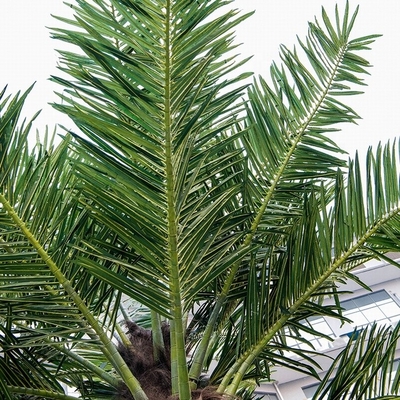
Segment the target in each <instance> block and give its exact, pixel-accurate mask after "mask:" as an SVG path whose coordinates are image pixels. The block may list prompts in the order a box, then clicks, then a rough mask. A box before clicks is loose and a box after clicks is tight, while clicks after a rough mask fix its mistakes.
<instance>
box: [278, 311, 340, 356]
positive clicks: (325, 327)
mask: <svg viewBox="0 0 400 400" xmlns="http://www.w3.org/2000/svg"><path fill="white" fill-rule="evenodd" d="M300 323H301V324H302V325H308V326H309V327H310V328H313V329H315V330H316V331H317V332H321V333H323V334H325V335H327V336H329V337H331V338H334V337H335V334H334V332H333V331H332V329H331V327H330V326H329V324H328V323H327V322H326V320H325V318H324V317H310V318H307V319H306V320H303V321H300ZM301 337H302V338H304V339H306V340H308V341H309V342H310V343H311V344H312V345H313V346H314V348H315V349H316V350H323V349H328V348H329V347H330V346H331V343H332V342H331V341H330V340H328V339H325V338H323V337H319V336H315V335H312V334H310V333H308V332H304V331H302V332H301ZM286 340H287V344H288V345H289V346H291V347H294V348H298V349H305V348H309V346H308V345H307V344H305V343H302V342H300V341H298V340H296V338H294V337H287V339H286Z"/></svg>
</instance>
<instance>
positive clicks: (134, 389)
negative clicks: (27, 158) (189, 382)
mask: <svg viewBox="0 0 400 400" xmlns="http://www.w3.org/2000/svg"><path fill="white" fill-rule="evenodd" d="M0 202H1V203H2V204H3V206H4V209H5V210H6V211H7V213H8V215H9V216H10V218H11V219H12V220H13V221H14V223H15V224H16V225H17V226H18V227H19V228H20V229H21V231H22V233H23V234H24V235H25V237H26V238H27V240H28V241H29V242H30V244H31V245H32V247H33V248H34V249H35V250H36V251H37V253H38V255H39V256H40V257H41V259H42V260H43V261H44V262H45V264H46V265H47V267H48V268H49V270H50V271H51V273H52V274H53V275H54V277H55V278H56V279H57V280H58V282H59V283H60V284H61V285H62V286H63V288H64V290H65V291H66V292H67V293H68V295H69V296H70V298H71V299H72V300H73V301H74V303H75V305H76V306H77V308H78V309H79V311H80V312H81V313H82V315H83V316H84V318H85V319H86V321H87V322H88V324H89V325H90V326H91V327H92V329H93V330H94V332H95V333H96V335H97V336H98V338H99V339H100V341H101V342H102V343H103V345H104V348H105V350H106V352H105V356H106V357H108V358H109V361H110V362H111V363H112V364H113V365H114V367H115V368H116V370H117V372H118V373H119V374H120V376H121V378H122V379H123V381H124V383H125V384H126V385H127V387H128V388H129V390H130V391H131V393H132V395H133V397H134V398H135V400H148V399H147V396H146V394H145V393H144V391H143V389H142V388H141V387H140V384H139V382H138V380H137V379H136V378H135V377H134V376H133V375H132V372H131V371H130V369H129V368H128V366H127V365H126V363H125V361H124V359H123V358H122V357H121V355H120V354H119V352H118V350H117V348H116V347H115V345H114V343H113V342H112V341H111V340H110V339H109V337H108V336H107V334H106V333H105V332H104V331H103V329H102V327H101V326H100V324H99V323H98V322H97V320H96V319H95V318H94V316H93V315H92V313H91V312H90V310H89V309H88V308H87V306H86V305H85V303H84V301H83V300H82V299H81V297H80V296H79V295H78V293H76V291H75V289H74V288H73V286H72V285H71V282H70V281H69V280H68V279H67V278H66V277H65V276H64V274H63V273H62V272H61V270H60V268H59V267H58V266H57V265H56V263H55V262H54V261H53V260H52V258H51V256H50V255H49V254H48V253H47V252H46V251H45V250H44V248H43V247H42V246H41V245H40V243H39V242H38V241H37V239H36V238H35V236H34V235H33V233H32V232H31V231H30V230H29V229H28V227H27V226H26V225H25V223H24V222H23V221H22V220H21V219H20V218H19V216H18V215H17V213H16V212H15V211H14V209H13V207H12V206H11V204H10V203H9V202H8V201H7V199H6V198H5V197H4V195H3V194H0Z"/></svg>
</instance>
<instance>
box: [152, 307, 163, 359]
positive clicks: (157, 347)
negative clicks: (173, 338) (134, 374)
mask: <svg viewBox="0 0 400 400" xmlns="http://www.w3.org/2000/svg"><path fill="white" fill-rule="evenodd" d="M151 335H152V339H153V356H154V361H160V356H161V353H162V352H163V351H164V338H163V335H162V330H161V320H160V315H159V314H158V313H156V312H155V311H153V310H151Z"/></svg>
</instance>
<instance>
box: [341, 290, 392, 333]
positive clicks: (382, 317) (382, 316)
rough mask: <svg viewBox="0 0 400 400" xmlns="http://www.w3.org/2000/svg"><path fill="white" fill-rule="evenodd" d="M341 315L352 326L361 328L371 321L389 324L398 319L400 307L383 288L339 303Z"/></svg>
mask: <svg viewBox="0 0 400 400" xmlns="http://www.w3.org/2000/svg"><path fill="white" fill-rule="evenodd" d="M341 305H342V307H343V308H344V311H343V315H344V316H345V317H347V318H349V319H351V320H352V321H353V322H352V323H351V324H350V325H351V327H352V328H356V327H357V328H362V327H364V326H366V325H368V324H370V323H372V322H378V323H380V324H391V323H392V322H395V321H398V320H399V319H400V307H399V305H398V304H397V303H396V302H395V301H394V300H393V299H392V298H391V297H390V296H389V294H388V293H387V292H386V291H385V290H380V291H378V292H374V293H369V294H366V295H364V296H360V297H356V298H354V299H351V300H346V301H343V302H342V303H341Z"/></svg>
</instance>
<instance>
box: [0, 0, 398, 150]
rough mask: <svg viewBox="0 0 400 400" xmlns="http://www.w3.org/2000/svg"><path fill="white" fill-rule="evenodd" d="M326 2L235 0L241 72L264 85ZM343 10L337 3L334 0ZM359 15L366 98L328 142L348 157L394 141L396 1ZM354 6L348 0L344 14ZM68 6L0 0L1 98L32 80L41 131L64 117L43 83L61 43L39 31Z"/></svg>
mask: <svg viewBox="0 0 400 400" xmlns="http://www.w3.org/2000/svg"><path fill="white" fill-rule="evenodd" d="M335 3H336V2H335V1H333V0H307V1H301V0H235V1H234V3H232V6H233V7H234V8H239V9H242V10H244V11H251V10H256V13H255V15H253V16H252V17H250V19H248V20H247V21H245V22H244V23H243V24H242V25H241V26H239V27H238V29H237V39H238V42H240V43H244V44H243V46H241V48H240V51H241V52H242V53H243V55H245V56H247V55H252V54H253V55H254V57H253V59H252V60H251V61H250V63H249V64H248V65H247V68H246V69H247V70H251V71H254V72H255V73H256V74H261V75H263V76H264V77H265V78H267V80H268V70H269V66H270V64H271V61H272V60H275V61H278V47H279V44H280V43H284V44H285V45H287V46H288V47H289V48H290V47H291V46H292V45H293V44H295V42H296V34H298V35H299V36H300V38H304V37H305V35H306V33H307V22H308V21H311V20H313V19H314V16H315V15H316V16H317V17H318V18H319V19H320V15H321V5H324V6H325V8H326V9H327V11H328V14H329V15H333V14H332V12H333V10H334V5H335ZM338 3H339V5H340V7H341V9H343V6H344V4H345V0H338ZM360 3H361V7H360V12H359V16H358V19H357V22H356V26H355V29H354V37H358V36H363V35H367V34H371V33H380V34H383V35H384V36H383V37H382V38H379V39H378V40H377V42H376V43H375V44H374V45H373V50H372V51H369V52H368V53H366V54H365V56H366V58H367V59H368V60H370V61H371V63H372V64H373V65H374V67H373V68H371V69H370V72H371V74H372V76H369V77H366V79H367V83H368V84H369V86H368V87H366V88H365V89H364V90H365V91H366V93H365V94H364V95H362V96H358V97H357V98H354V99H353V100H352V103H351V104H352V106H353V107H354V108H355V110H356V111H357V112H358V113H359V114H360V115H361V116H362V117H363V120H362V121H360V122H359V125H358V126H350V125H343V126H342V129H343V132H342V133H340V134H337V135H336V137H335V139H336V140H337V141H338V142H339V143H340V144H341V145H342V146H343V147H344V148H345V149H347V150H348V151H349V152H350V153H351V154H352V153H353V152H354V149H356V148H357V149H359V150H361V151H362V152H364V151H365V149H366V148H367V147H368V145H374V146H375V145H376V144H377V142H378V141H379V140H382V141H383V142H386V141H387V139H389V138H395V137H398V136H399V132H400V128H399V127H398V115H399V105H400V100H399V93H400V74H399V72H398V59H399V43H400V28H399V25H398V24H399V21H400V1H398V0H368V1H363V2H360ZM356 5H357V2H356V1H351V2H350V6H351V8H352V9H354V8H355V6H356ZM70 12H71V11H70V8H68V7H67V6H66V5H64V4H63V3H62V0H34V1H33V0H13V1H5V0H2V1H1V2H0V38H1V39H0V54H1V55H2V60H1V62H0V89H2V88H3V87H4V86H5V85H6V84H9V90H8V93H10V92H12V93H15V92H16V91H17V90H19V89H21V90H25V89H26V88H27V87H28V86H29V85H30V84H32V83H33V82H34V81H36V82H37V83H36V86H35V88H34V91H33V93H32V94H31V95H30V98H29V101H28V104H27V108H26V111H25V115H26V116H27V117H29V116H31V115H32V114H33V113H34V112H35V111H36V110H39V109H43V111H42V114H41V116H40V117H39V119H38V120H37V122H36V124H35V127H37V128H38V129H39V131H43V130H44V127H45V125H46V124H48V125H49V126H50V127H51V128H52V127H53V126H54V125H55V124H56V123H57V122H59V123H62V124H63V125H65V126H67V127H72V123H71V122H70V121H69V120H68V118H67V117H66V116H64V115H61V114H59V113H57V112H55V111H54V110H53V109H52V108H51V107H50V106H49V105H48V104H47V103H49V102H51V101H55V100H56V96H55V95H54V94H53V91H54V90H60V87H57V85H54V84H52V83H51V82H49V81H48V80H47V79H48V77H49V76H50V74H58V72H57V70H56V68H55V65H56V62H57V54H56V52H55V51H54V50H53V49H54V48H57V47H59V46H60V45H61V43H59V42H57V41H55V40H52V39H50V38H49V31H48V29H46V26H60V23H59V22H58V21H56V20H54V19H53V18H51V16H50V14H56V15H62V16H68V15H69V14H70Z"/></svg>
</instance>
